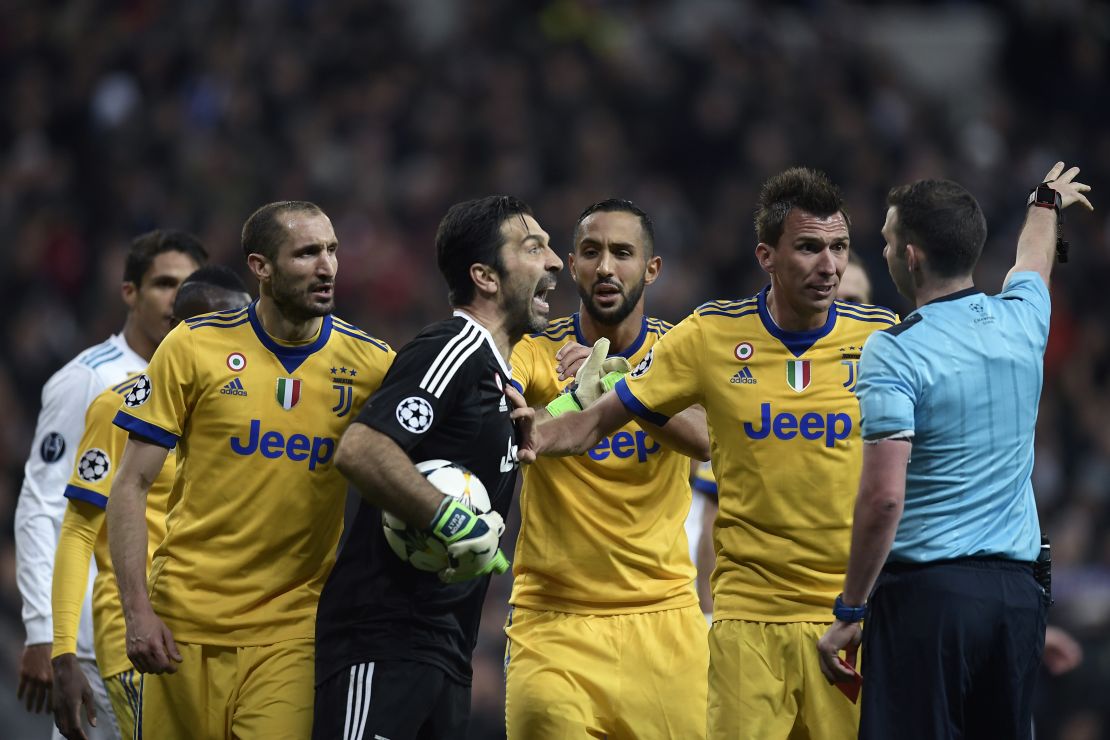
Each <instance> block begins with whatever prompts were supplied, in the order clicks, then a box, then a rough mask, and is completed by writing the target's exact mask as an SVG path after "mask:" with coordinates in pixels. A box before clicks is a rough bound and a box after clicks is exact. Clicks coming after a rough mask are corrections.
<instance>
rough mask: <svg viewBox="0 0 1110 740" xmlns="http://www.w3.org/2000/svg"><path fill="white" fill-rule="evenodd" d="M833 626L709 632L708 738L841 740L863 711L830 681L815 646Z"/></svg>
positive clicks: (729, 624)
mask: <svg viewBox="0 0 1110 740" xmlns="http://www.w3.org/2000/svg"><path fill="white" fill-rule="evenodd" d="M827 628H828V625H827V624H819V623H814V622H789V623H784V624H775V623H768V622H743V621H740V620H735V619H726V620H721V621H719V622H714V623H713V627H712V629H710V631H709V737H710V738H713V739H714V740H717V739H721V740H723V739H724V738H728V740H739V739H740V738H744V739H745V740H747V739H749V738H750V740H767V739H768V738H781V739H782V740H785V739H786V738H789V739H790V740H843V739H844V738H854V737H855V736H856V734H857V733H858V728H859V705H858V704H852V702H850V701H849V700H848V699H847V698H846V697H845V696H844V694H842V693H840V691H839V690H838V689H837V688H836V687H834V686H830V685H829V684H828V682H826V681H825V677H824V676H822V675H821V668H820V667H819V665H818V662H819V659H818V657H817V639H818V638H819V637H820V636H821V635H823V634H824V633H825V630H826V629H827Z"/></svg>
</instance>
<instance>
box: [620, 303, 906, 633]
mask: <svg viewBox="0 0 1110 740" xmlns="http://www.w3.org/2000/svg"><path fill="white" fill-rule="evenodd" d="M766 295H767V291H766V289H765V290H764V291H763V292H761V293H759V294H758V295H756V296H753V297H751V298H748V299H745V300H741V301H714V302H711V303H707V304H704V305H703V306H701V307H700V308H698V309H697V310H696V311H695V312H694V313H693V314H691V315H690V316H688V317H687V318H686V319H685V320H683V321H682V322H681V323H680V324H679V325H678V326H676V327H675V328H674V329H672V330H671V331H670V332H668V333H667V335H666V336H665V337H664V338H663V339H662V340H661V341H660V342H659V343H658V344H656V346H655V349H654V351H653V352H652V353H651V356H649V358H648V359H647V361H646V362H644V363H642V365H641V367H639V368H637V370H636V371H634V372H633V373H632V374H631V375H630V376H629V377H628V378H627V379H625V380H622V381H621V382H620V383H618V384H617V388H616V390H617V393H618V395H619V396H620V397H621V400H622V401H623V402H624V403H625V405H626V406H627V407H628V408H629V409H630V410H632V411H633V412H635V413H636V414H638V415H639V416H641V417H643V418H646V419H647V420H649V421H652V422H653V423H657V424H658V423H662V422H664V421H665V420H666V418H667V417H669V416H671V415H673V414H675V413H677V412H678V411H681V410H682V409H683V408H685V407H686V406H688V405H690V404H693V403H700V404H702V405H703V406H704V407H705V410H706V414H707V417H708V421H709V435H710V440H711V443H712V458H713V474H714V477H715V478H716V479H717V490H718V503H719V513H718V515H717V521H716V526H715V528H714V547H715V550H716V553H717V563H716V568H715V569H714V572H713V594H714V606H713V616H714V617H715V618H717V619H745V620H751V621H762V622H800V621H813V622H830V621H832V616H831V614H830V611H829V605H830V604H831V603H832V602H833V599H834V598H835V596H836V594H837V593H839V592H840V589H841V586H842V584H843V581H844V572H845V570H846V568H847V562H848V546H849V537H850V529H851V522H852V509H853V505H854V502H855V498H856V489H857V487H858V485H859V475H860V465H861V460H862V457H861V455H862V448H863V441H862V439H861V437H860V432H859V404H858V403H857V401H856V397H855V395H854V389H855V384H856V378H857V376H858V365H859V356H860V350H861V349H862V347H863V343H864V341H865V340H866V339H867V337H868V336H870V335H871V333H872V332H874V331H876V330H879V329H883V328H885V327H887V326H890V325H892V324H894V323H895V322H896V321H897V317H896V316H895V315H894V314H893V313H892V312H890V311H888V310H887V309H885V308H879V307H876V306H861V305H859V304H852V303H845V302H841V301H837V302H836V303H835V304H834V306H833V307H832V308H831V309H830V310H829V318H828V321H827V322H826V323H825V325H824V326H822V327H820V328H818V329H815V330H812V331H808V332H787V331H783V330H782V329H780V328H778V326H776V325H775V323H774V321H773V320H772V319H771V316H770V314H769V312H768V311H767V306H766Z"/></svg>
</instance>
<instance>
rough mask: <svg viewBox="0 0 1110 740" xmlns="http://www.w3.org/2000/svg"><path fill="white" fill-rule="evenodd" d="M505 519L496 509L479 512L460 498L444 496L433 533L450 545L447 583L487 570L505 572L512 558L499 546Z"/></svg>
mask: <svg viewBox="0 0 1110 740" xmlns="http://www.w3.org/2000/svg"><path fill="white" fill-rule="evenodd" d="M504 531H505V522H504V520H503V519H502V518H501V515H500V514H498V513H497V512H496V511H491V512H489V513H487V514H476V513H474V512H473V511H471V510H470V509H468V508H467V507H466V506H464V505H463V504H461V503H460V502H459V501H458V500H457V499H454V498H452V497H450V496H446V497H444V501H443V503H442V504H440V510H439V512H438V513H437V515H436V518H435V521H434V523H433V524H432V534H433V535H435V536H436V537H438V538H439V539H440V540H442V541H443V542H444V543H445V544H446V545H447V554H448V555H449V556H450V562H451V565H450V566H448V567H447V568H445V569H444V570H442V571H440V574H439V577H440V580H442V581H443V582H444V583H459V582H460V581H466V580H469V579H471V578H477V577H478V576H483V575H486V574H487V573H504V572H505V571H506V570H508V569H509V561H508V559H506V558H505V554H504V553H502V552H501V549H500V548H499V547H498V542H499V540H500V539H501V534H502V533H503V532H504Z"/></svg>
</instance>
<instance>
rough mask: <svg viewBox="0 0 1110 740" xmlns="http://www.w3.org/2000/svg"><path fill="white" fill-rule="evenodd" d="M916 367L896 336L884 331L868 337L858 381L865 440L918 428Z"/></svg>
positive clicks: (861, 422) (857, 393)
mask: <svg viewBox="0 0 1110 740" xmlns="http://www.w3.org/2000/svg"><path fill="white" fill-rule="evenodd" d="M913 369H914V366H913V363H912V362H911V360H910V358H909V356H908V355H907V354H906V352H905V351H904V350H903V349H902V348H901V347H899V346H898V340H897V339H896V338H895V337H893V336H891V335H890V334H887V333H885V332H881V331H877V332H875V333H874V334H872V335H871V336H870V337H868V339H867V342H866V343H865V344H864V346H863V354H862V355H861V356H860V362H859V381H858V382H857V383H856V397H857V398H858V399H859V407H860V428H861V430H862V433H863V438H864V439H865V440H866V439H878V438H882V437H885V436H887V435H889V434H893V433H895V432H905V431H911V432H912V431H913V430H914V408H915V406H916V404H917V391H916V385H915V383H914V381H913Z"/></svg>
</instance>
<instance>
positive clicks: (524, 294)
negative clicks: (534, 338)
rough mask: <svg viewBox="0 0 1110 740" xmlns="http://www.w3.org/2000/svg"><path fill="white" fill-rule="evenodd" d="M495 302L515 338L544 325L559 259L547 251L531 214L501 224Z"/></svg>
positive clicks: (547, 244)
mask: <svg viewBox="0 0 1110 740" xmlns="http://www.w3.org/2000/svg"><path fill="white" fill-rule="evenodd" d="M501 234H502V235H503V236H504V242H503V243H502V245H501V261H502V264H503V265H504V274H503V275H501V289H500V291H499V298H498V301H499V304H500V306H501V310H502V311H503V312H504V316H505V326H506V328H507V330H508V333H509V336H510V337H511V338H513V339H519V338H520V337H522V336H524V334H526V333H530V332H538V331H543V330H544V329H545V328H546V327H547V319H548V314H549V313H550V311H551V306H550V305H549V304H548V302H547V296H548V293H549V292H550V291H551V290H553V289H554V288H555V283H556V276H557V275H558V274H559V270H562V269H563V261H562V260H560V259H559V256H558V255H556V254H555V252H553V251H552V250H551V246H550V237H549V236H548V234H547V232H546V231H544V230H543V228H542V227H541V226H540V225H539V222H537V221H536V219H534V218H532V217H531V216H528V215H524V216H513V217H511V218H508V219H506V220H505V222H504V223H502V224H501Z"/></svg>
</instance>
